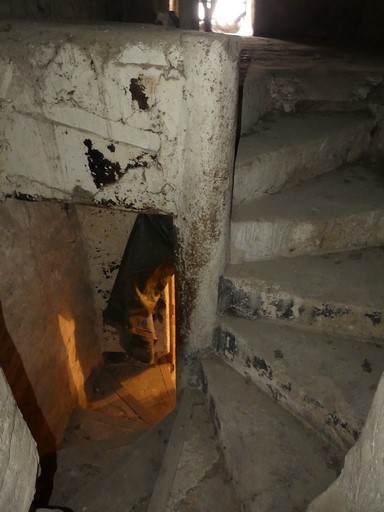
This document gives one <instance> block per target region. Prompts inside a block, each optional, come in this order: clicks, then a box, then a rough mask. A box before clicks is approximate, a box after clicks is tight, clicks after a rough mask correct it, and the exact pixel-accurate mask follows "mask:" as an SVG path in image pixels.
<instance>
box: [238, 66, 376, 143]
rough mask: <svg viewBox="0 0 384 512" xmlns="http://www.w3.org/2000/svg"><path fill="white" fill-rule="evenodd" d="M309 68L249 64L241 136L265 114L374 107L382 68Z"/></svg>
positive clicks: (244, 93) (249, 131) (244, 88)
mask: <svg viewBox="0 0 384 512" xmlns="http://www.w3.org/2000/svg"><path fill="white" fill-rule="evenodd" d="M340 64H342V63H341V62H339V63H338V64H337V66H338V67H337V68H336V67H333V68H330V67H329V63H328V68H327V67H324V64H323V65H322V66H321V67H320V68H316V67H315V65H314V64H313V62H311V68H310V69H309V68H305V67H303V66H302V65H301V66H300V67H298V66H296V67H295V65H294V64H293V65H291V66H289V67H279V68H266V67H262V66H260V64H259V63H252V64H251V65H250V67H249V69H248V72H247V76H246V79H245V83H244V87H243V108H242V133H243V134H245V133H251V132H252V130H253V127H254V125H255V124H256V123H257V122H258V120H259V119H260V118H261V117H262V116H263V115H264V114H265V113H266V112H270V111H275V112H285V113H287V112H298V111H300V110H308V109H312V110H319V109H322V110H324V109H326V110H344V111H345V110H351V109H361V108H362V107H363V106H364V105H365V106H367V105H369V104H372V103H373V104H374V102H375V94H374V93H375V89H376V88H377V87H378V86H380V85H382V84H383V69H379V67H378V66H377V65H376V66H372V65H369V66H368V67H367V66H366V65H364V66H363V67H361V66H360V67H359V66H356V65H355V66H354V69H348V67H345V66H348V63H345V64H344V69H342V68H341V67H340Z"/></svg>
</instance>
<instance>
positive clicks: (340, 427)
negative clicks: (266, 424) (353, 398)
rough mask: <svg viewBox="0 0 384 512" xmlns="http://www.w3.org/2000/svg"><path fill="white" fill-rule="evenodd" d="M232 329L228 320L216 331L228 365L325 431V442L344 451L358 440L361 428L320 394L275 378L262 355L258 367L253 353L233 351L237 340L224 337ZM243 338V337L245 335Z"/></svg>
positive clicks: (307, 423) (217, 344)
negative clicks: (326, 403) (329, 407)
mask: <svg viewBox="0 0 384 512" xmlns="http://www.w3.org/2000/svg"><path fill="white" fill-rule="evenodd" d="M229 331H230V333H231V334H232V335H233V336H234V337H236V333H235V332H234V331H235V329H232V328H231V327H230V326H229V325H228V324H227V323H226V322H225V319H224V321H222V322H221V323H220V326H219V327H218V328H217V331H216V333H215V351H216V354H217V355H218V356H219V357H220V358H221V359H222V360H223V361H224V362H225V363H226V364H228V365H229V366H230V367H231V368H233V369H234V370H235V371H237V372H238V373H240V375H242V376H243V377H244V378H245V379H250V380H251V382H253V383H254V384H255V385H256V386H257V387H258V388H259V389H261V391H263V392H264V393H266V394H267V395H269V396H270V397H271V398H272V399H273V400H274V401H275V402H276V403H278V404H279V405H280V406H281V407H283V408H284V409H285V410H286V411H288V412H289V413H290V414H292V415H293V416H295V417H296V418H297V419H298V420H299V421H300V422H301V423H303V424H304V425H305V426H306V427H307V428H308V429H310V430H313V431H315V432H317V433H318V434H319V433H321V437H322V438H323V439H324V440H325V441H327V442H330V443H333V444H334V445H337V446H338V447H339V448H341V449H342V450H348V449H349V448H350V447H351V446H352V445H353V444H354V443H355V442H356V441H357V439H358V438H359V436H360V433H361V429H356V428H351V427H350V425H349V423H348V421H349V419H348V418H347V419H346V418H344V417H343V416H341V415H340V414H338V413H337V412H336V410H335V409H333V410H327V409H328V407H327V406H326V405H325V404H324V403H323V402H322V400H321V399H320V398H319V397H311V396H310V394H311V393H310V390H308V391H307V392H306V391H305V390H304V389H303V388H301V387H300V386H298V385H296V383H295V382H294V381H293V380H292V379H288V380H287V381H286V382H283V381H282V380H281V378H279V377H278V378H277V380H276V381H274V380H273V378H272V375H271V374H272V372H273V368H272V366H270V365H269V364H268V362H267V361H265V360H264V359H262V358H257V365H256V366H257V368H256V367H255V366H254V362H253V361H251V359H250V357H249V355H247V354H245V351H244V353H241V350H239V349H238V352H237V354H239V353H240V357H236V355H237V354H236V353H234V352H235V350H233V347H232V350H231V347H230V346H229V344H231V343H233V342H231V341H229V344H228V343H227V342H226V340H224V339H223V338H224V337H225V334H226V332H229ZM239 337H240V338H241V335H240V336H239ZM244 344H246V343H245V340H243V343H240V345H244ZM238 345H239V344H237V347H238ZM240 359H241V360H240ZM295 390H296V392H295ZM292 391H293V394H292ZM316 413H318V414H316ZM316 417H317V418H316Z"/></svg>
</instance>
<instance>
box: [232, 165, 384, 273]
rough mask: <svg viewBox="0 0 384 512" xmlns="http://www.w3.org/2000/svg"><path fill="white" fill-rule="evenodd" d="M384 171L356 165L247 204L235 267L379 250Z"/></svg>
mask: <svg viewBox="0 0 384 512" xmlns="http://www.w3.org/2000/svg"><path fill="white" fill-rule="evenodd" d="M383 205H384V169H383V168H382V166H381V165H379V166H378V167H369V166H367V165H366V166H362V165H357V166H356V165H355V166H351V167H349V166H348V167H347V168H345V169H336V170H335V171H332V172H329V173H326V174H324V175H322V176H318V177H316V178H314V179H312V180H308V181H306V182H302V183H299V184H297V185H295V186H294V187H292V188H289V189H288V190H285V191H283V192H281V193H279V194H275V195H272V196H269V197H264V198H262V199H259V200H255V201H249V202H247V203H243V204H242V205H241V206H240V207H239V208H237V210H236V211H235V212H234V213H233V215H232V222H231V262H232V263H241V262H242V261H257V260H263V259H272V258H278V257H284V256H296V255H299V254H316V253H325V252H336V251H340V250H346V249H354V248H363V247H367V246H368V247H376V246H379V245H381V244H382V243H383V242H384V208H383Z"/></svg>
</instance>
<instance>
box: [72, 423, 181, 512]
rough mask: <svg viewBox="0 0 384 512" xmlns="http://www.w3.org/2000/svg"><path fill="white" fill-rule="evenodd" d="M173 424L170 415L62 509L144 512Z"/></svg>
mask: <svg viewBox="0 0 384 512" xmlns="http://www.w3.org/2000/svg"><path fill="white" fill-rule="evenodd" d="M173 422H174V414H171V415H169V416H168V417H166V418H165V419H164V420H162V421H161V422H160V423H158V424H157V425H156V426H155V427H153V428H152V429H151V430H150V431H148V432H147V433H145V434H144V435H143V436H142V437H141V438H140V439H139V440H138V441H136V443H134V444H133V445H132V446H128V447H127V448H126V449H125V451H124V453H120V456H119V457H118V458H117V459H116V460H114V461H113V462H112V463H111V464H110V465H108V466H107V467H105V468H104V469H103V471H102V472H100V473H99V474H98V475H97V476H95V477H94V478H93V479H91V480H90V481H89V482H88V483H87V485H85V486H84V487H83V488H82V489H81V490H79V492H78V493H76V494H75V495H74V496H72V497H71V498H70V499H69V501H68V502H67V503H66V504H65V505H66V506H67V507H69V508H70V509H73V510H92V511H93V512H126V510H135V511H136V510H137V511H138V512H145V511H146V510H147V507H148V503H149V499H150V496H151V494H152V490H153V486H154V484H155V481H156V478H157V475H158V471H159V469H160V466H161V461H162V458H163V455H164V452H165V449H166V446H167V443H168V439H169V435H170V432H171V429H172V425H173Z"/></svg>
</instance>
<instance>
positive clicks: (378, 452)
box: [308, 376, 384, 512]
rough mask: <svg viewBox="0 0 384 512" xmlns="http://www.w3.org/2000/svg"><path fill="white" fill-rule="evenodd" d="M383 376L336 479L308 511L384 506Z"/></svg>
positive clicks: (377, 511) (378, 510)
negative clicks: (363, 422) (361, 428)
mask: <svg viewBox="0 0 384 512" xmlns="http://www.w3.org/2000/svg"><path fill="white" fill-rule="evenodd" d="M383 424H384V376H382V377H381V380H380V383H379V386H378V389H377V391H376V395H375V398H374V400H373V403H372V406H371V409H370V411H369V415H368V418H367V422H366V424H365V425H364V428H363V430H362V433H361V436H360V438H359V440H358V441H357V443H356V444H355V446H354V447H353V448H351V450H350V451H349V452H348V454H347V456H346V458H345V463H344V469H343V471H342V473H341V475H340V476H339V478H338V479H337V480H336V481H335V482H334V483H333V484H332V485H331V486H330V487H329V489H327V490H326V491H325V492H324V493H323V494H321V495H320V496H319V497H318V498H316V499H315V500H314V501H313V502H312V503H311V505H310V506H309V508H308V512H329V511H331V510H332V511H333V510H334V511H337V512H363V511H366V512H382V510H383V503H384V488H383V481H384V464H383V453H384V430H383Z"/></svg>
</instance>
